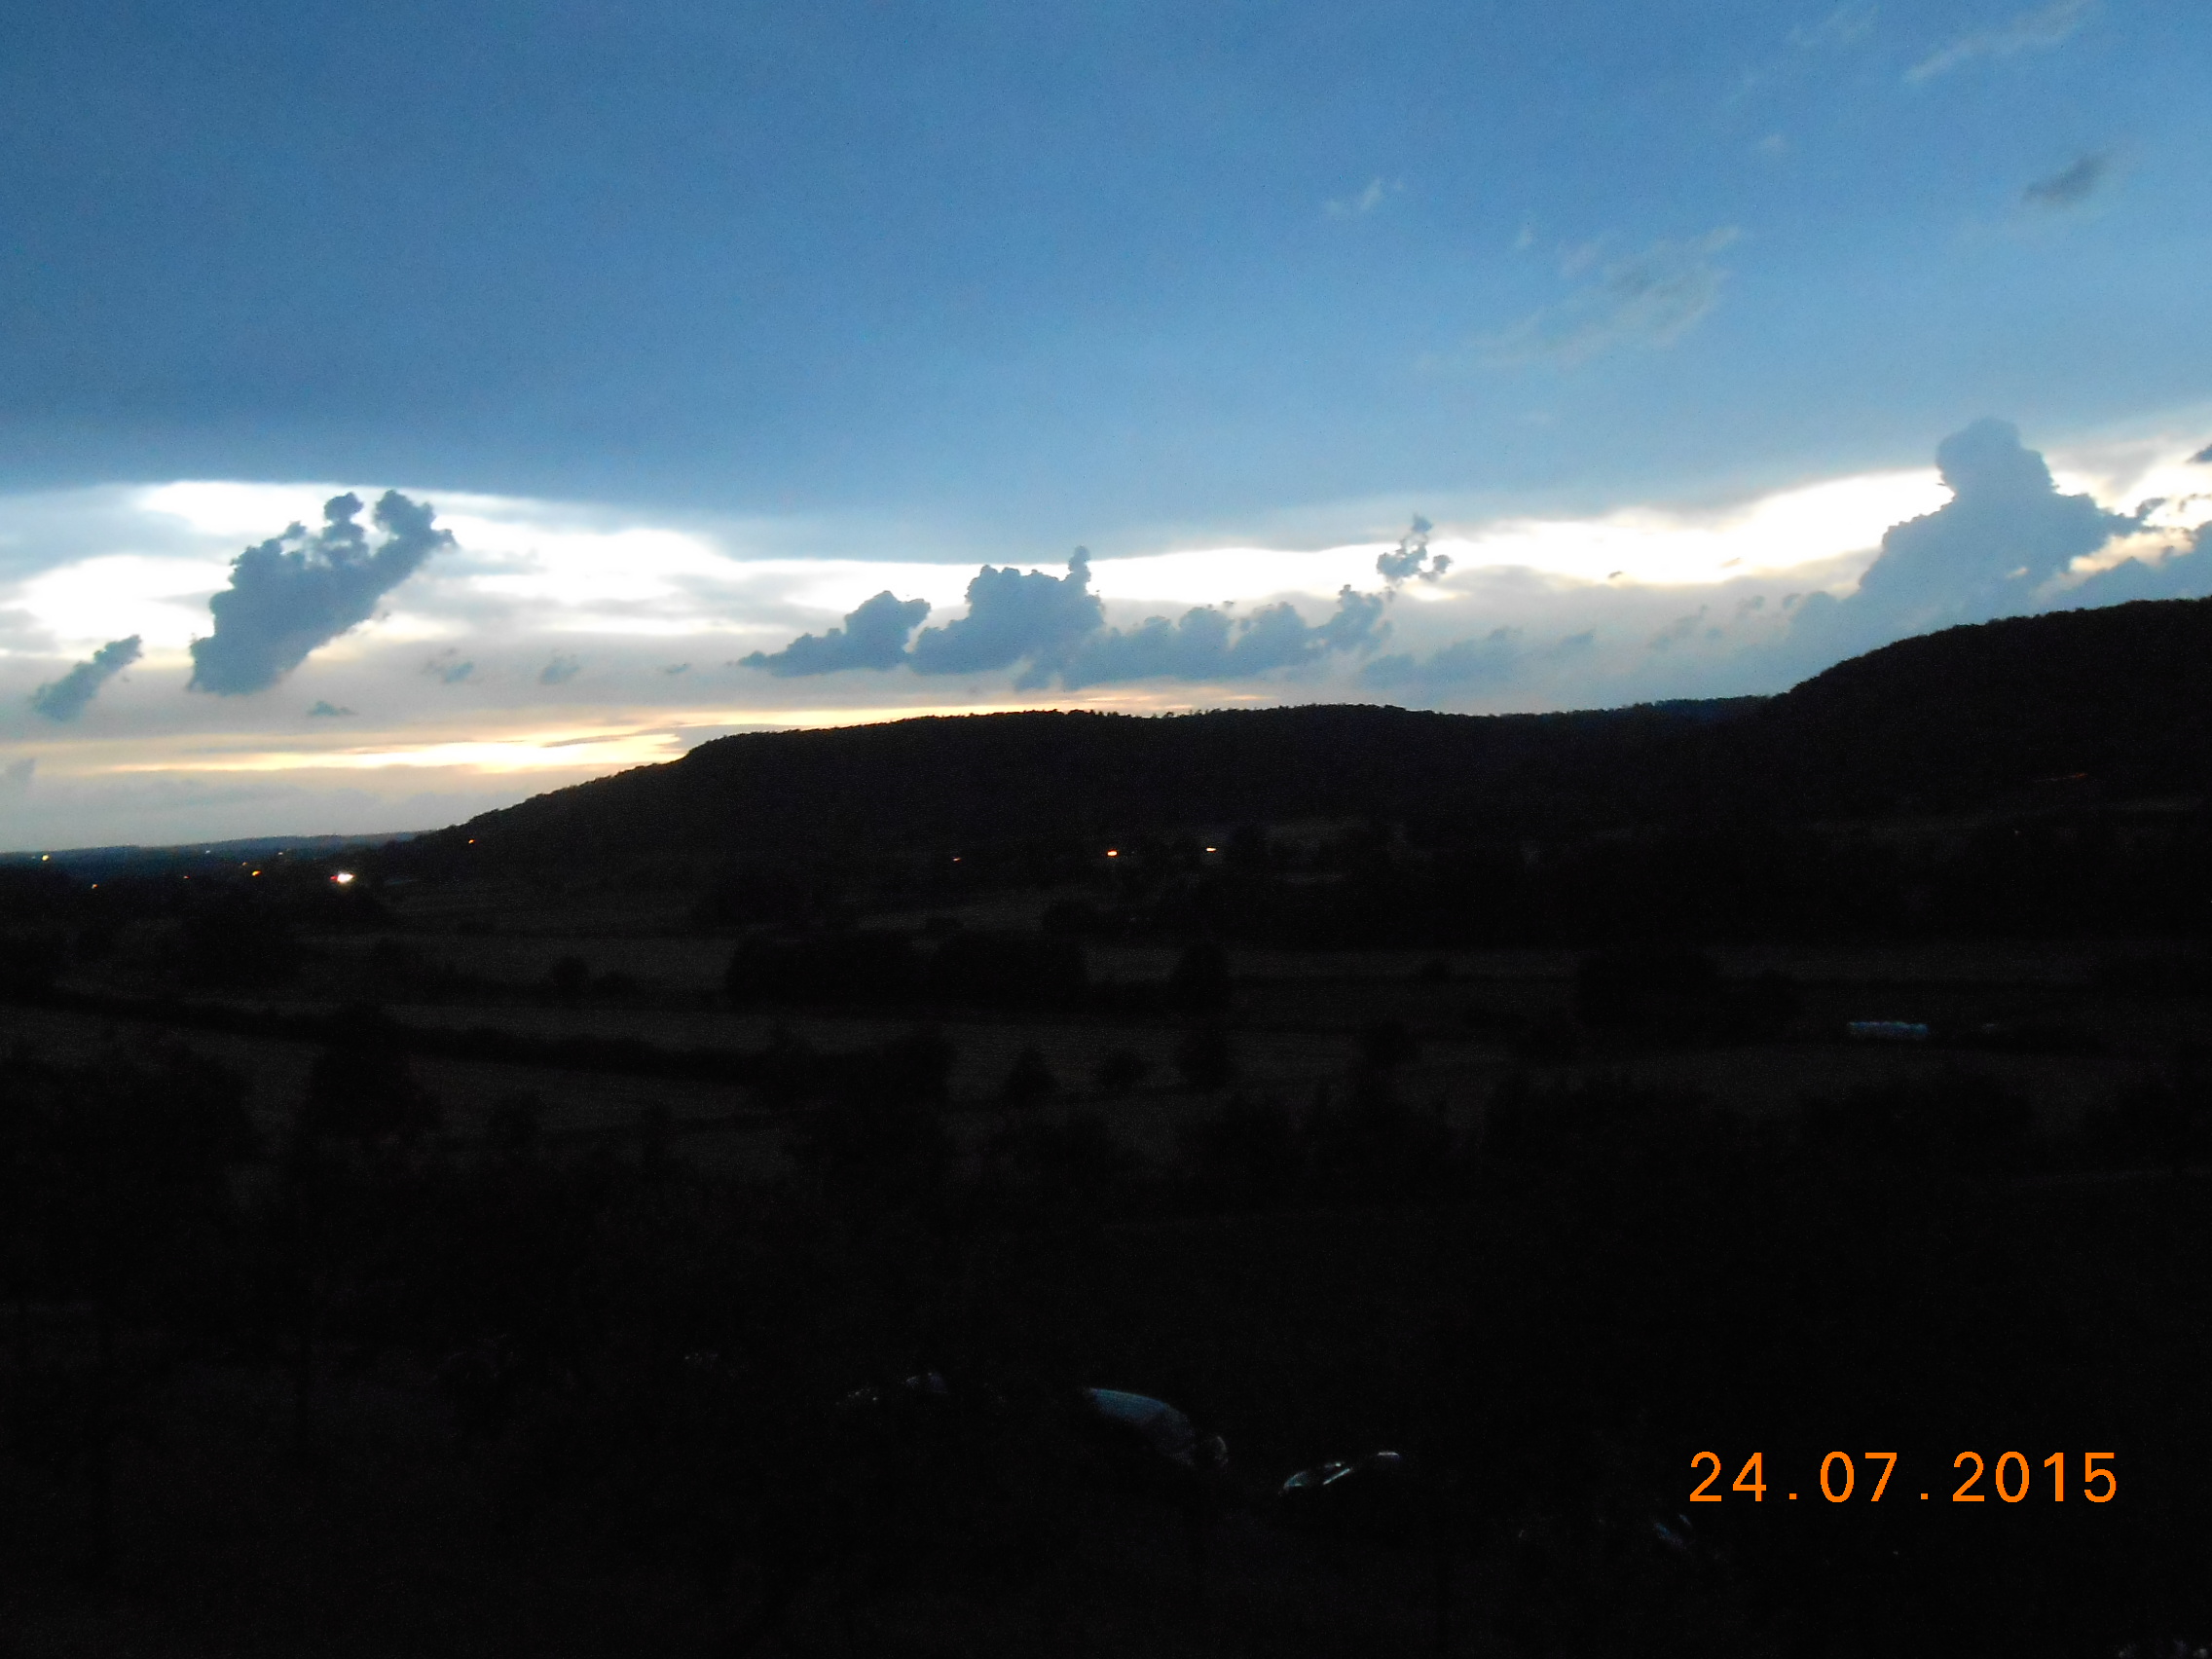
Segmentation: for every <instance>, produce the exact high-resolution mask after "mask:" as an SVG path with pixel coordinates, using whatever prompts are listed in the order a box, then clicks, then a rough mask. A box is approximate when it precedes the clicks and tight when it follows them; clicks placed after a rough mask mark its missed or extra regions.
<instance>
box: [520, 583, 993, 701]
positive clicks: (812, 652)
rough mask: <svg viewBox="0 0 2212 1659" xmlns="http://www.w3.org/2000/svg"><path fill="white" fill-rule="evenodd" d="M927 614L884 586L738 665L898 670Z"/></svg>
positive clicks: (786, 672)
mask: <svg viewBox="0 0 2212 1659" xmlns="http://www.w3.org/2000/svg"><path fill="white" fill-rule="evenodd" d="M990 573H991V570H990V567H989V566H987V565H986V566H985V567H984V568H983V575H989V574H990ZM1007 573H1008V574H1010V575H1011V574H1012V573H1013V572H1012V571H1009V572H1007ZM976 579H977V581H981V580H982V579H983V578H982V576H977V578H976ZM969 597H970V600H971V602H973V600H974V597H975V588H974V586H973V585H972V584H971V586H970V588H969ZM929 613H930V602H929V601H928V600H926V599H901V598H899V597H898V596H897V595H896V594H894V593H893V592H892V591H891V590H890V589H889V588H885V589H884V590H883V591H882V592H881V593H879V594H877V595H876V596H875V597H874V598H873V599H870V600H866V601H864V602H863V603H862V605H861V607H860V608H859V609H857V610H854V611H851V612H850V613H848V614H847V615H846V617H845V625H844V626H843V627H842V628H832V629H830V631H829V632H828V633H826V634H801V635H800V636H799V637H798V638H797V639H795V640H793V642H792V643H791V644H790V645H786V646H785V647H784V648H783V649H782V650H780V651H777V652H775V653H774V654H773V655H771V654H770V653H768V652H766V651H755V652H754V653H753V654H752V655H751V656H744V657H739V658H738V659H737V660H738V666H739V667H741V668H762V669H766V670H767V671H768V672H769V673H770V674H772V675H774V676H776V678H777V679H779V680H789V679H793V678H795V677H797V676H799V675H807V674H834V673H836V672H837V671H838V670H839V669H842V668H897V667H898V666H899V665H900V664H901V663H902V662H903V661H905V660H906V636H907V635H909V634H911V633H912V632H913V631H914V630H915V629H916V628H918V627H920V626H921V623H922V618H923V617H925V616H927V615H928V614H929ZM933 632H934V630H933ZM1010 660H1011V659H1010ZM547 672H551V671H550V670H548V671H547Z"/></svg>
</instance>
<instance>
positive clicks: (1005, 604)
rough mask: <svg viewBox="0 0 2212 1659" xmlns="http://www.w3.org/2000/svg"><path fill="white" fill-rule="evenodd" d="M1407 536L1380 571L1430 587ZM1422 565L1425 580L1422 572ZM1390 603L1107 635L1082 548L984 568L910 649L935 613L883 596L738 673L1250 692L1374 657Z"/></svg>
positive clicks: (1419, 532) (1353, 602) (1198, 616)
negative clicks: (1006, 674)
mask: <svg viewBox="0 0 2212 1659" xmlns="http://www.w3.org/2000/svg"><path fill="white" fill-rule="evenodd" d="M1414 524H1415V527H1416V528H1415V531H1414V532H1413V533H1412V535H1410V536H1409V537H1408V538H1407V539H1406V540H1402V541H1400V543H1399V545H1398V552H1397V553H1396V554H1394V555H1393V554H1384V555H1383V559H1382V560H1381V561H1379V565H1380V566H1383V567H1390V566H1391V564H1392V561H1393V560H1396V561H1398V562H1399V563H1401V564H1403V565H1404V573H1405V574H1416V573H1418V574H1421V575H1423V576H1425V577H1427V578H1428V579H1434V576H1435V575H1441V574H1442V573H1443V571H1444V570H1445V568H1447V567H1448V566H1449V565H1450V563H1451V561H1450V560H1448V559H1444V558H1442V557H1441V556H1439V557H1437V558H1435V559H1430V558H1429V555H1428V552H1427V542H1426V539H1425V537H1426V533H1427V531H1428V528H1429V526H1428V525H1427V523H1426V521H1425V520H1421V519H1416V520H1415V521H1414ZM1424 560H1425V561H1427V562H1428V569H1426V570H1423V569H1422V568H1421V567H1422V564H1423V561H1424ZM1408 561H1410V563H1409V562H1408ZM1387 599H1388V596H1387V595H1385V594H1362V593H1358V592H1356V591H1354V590H1353V589H1352V588H1350V587H1348V586H1347V587H1346V588H1344V589H1343V590H1342V591H1341V592H1340V593H1339V594H1338V595H1337V605H1336V608H1335V610H1334V611H1333V612H1331V614H1330V615H1329V617H1328V619H1327V620H1325V621H1323V622H1321V623H1319V624H1318V625H1313V626H1309V624H1308V623H1307V621H1306V619H1305V618H1304V617H1303V616H1301V615H1300V614H1299V612H1298V608H1297V607H1295V606H1293V605H1291V604H1289V603H1287V602H1283V603H1278V604H1275V605H1268V606H1262V607H1261V608H1259V609H1257V610H1254V611H1253V612H1251V613H1250V614H1249V615H1245V616H1235V615H1233V614H1231V612H1230V610H1229V609H1228V608H1225V607H1220V606H1211V605H1200V606H1195V607H1193V608H1190V609H1188V610H1186V611H1185V612H1184V613H1183V614H1182V616H1180V617H1179V618H1176V619H1175V620H1172V621H1170V620H1169V619H1168V618H1167V617H1164V616H1148V617H1146V618H1145V619H1144V620H1143V621H1142V622H1140V623H1138V624H1137V625H1136V626H1135V627H1133V628H1127V629H1124V628H1110V627H1108V626H1107V625H1106V606H1105V602H1104V601H1102V600H1101V599H1100V598H1099V597H1098V595H1096V594H1095V593H1093V592H1091V591H1090V554H1089V551H1088V549H1087V548H1082V547H1078V548H1077V549H1076V550H1075V555H1074V557H1072V558H1071V559H1069V561H1068V571H1067V574H1066V575H1064V576H1053V575H1049V574H1047V573H1046V572H1045V571H1021V570H1016V569H1015V568H1014V567H1013V566H1011V565H1009V566H1004V567H994V566H991V565H985V566H984V567H983V568H982V569H981V570H980V571H977V573H976V575H975V577H974V579H973V580H971V581H970V582H969V584H968V613H967V614H966V615H965V616H958V617H955V618H953V620H952V621H950V622H948V623H946V624H945V625H944V626H942V627H940V628H925V629H923V630H922V632H921V633H920V634H919V635H917V636H916V637H915V639H914V642H913V645H911V646H910V647H909V646H908V645H906V636H907V635H908V634H909V633H911V632H912V630H913V629H914V628H915V627H916V626H917V625H918V624H919V623H920V621H921V619H922V618H923V617H924V616H926V615H927V614H928V613H929V609H930V607H929V605H928V603H927V602H926V601H924V600H919V599H912V600H901V599H898V598H896V597H895V596H894V595H893V594H892V593H890V592H889V591H888V590H886V591H884V592H882V593H879V594H877V595H876V596H875V597H874V598H873V599H870V600H868V601H867V602H866V604H864V605H862V606H861V607H860V608H858V609H856V610H854V611H852V612H850V613H849V614H848V615H847V616H846V617H845V625H844V627H842V628H831V629H830V630H829V631H828V632H827V633H824V634H820V635H816V634H802V635H800V636H799V637H798V638H797V639H795V640H793V642H792V643H791V644H790V645H786V646H785V647H784V648H783V649H782V650H780V651H776V652H773V653H770V652H766V651H755V652H754V653H753V654H752V655H750V656H747V657H742V658H740V659H739V666H741V667H745V668H756V669H762V670H765V671H766V672H767V673H769V674H771V675H774V676H776V677H778V678H780V679H789V678H793V677H797V676H801V675H817V674H834V673H836V672H838V671H839V670H842V669H848V668H867V669H877V670H883V669H892V668H898V667H900V666H902V665H903V666H905V667H908V668H911V669H912V670H913V671H914V672H915V673H916V674H920V675H956V674H984V673H990V672H993V671H996V670H1000V669H1009V668H1018V670H1019V673H1018V674H1017V675H1016V677H1015V679H1014V687H1015V689H1017V690H1036V689H1038V688H1040V687H1043V686H1047V685H1051V683H1053V682H1054V681H1057V682H1058V683H1059V684H1060V685H1061V686H1062V687H1063V688H1064V689H1067V690H1071V691H1073V690H1080V689H1083V688H1085V687H1087V686H1093V685H1118V684H1125V683H1128V682H1133V681H1140V680H1187V681H1194V682H1217V681H1223V680H1245V679H1250V678H1252V677H1254V676H1257V675H1262V674H1267V673H1270V672H1272V671H1273V670H1276V669H1281V668H1292V667H1297V666H1300V665H1304V664H1310V663H1315V662H1318V661H1320V660H1321V659H1322V658H1324V657H1326V656H1328V655H1330V654H1331V653H1332V652H1338V651H1367V650H1371V649H1373V648H1374V646H1375V645H1377V644H1379V643H1380V642H1381V641H1382V640H1383V638H1384V637H1385V636H1386V635H1387V634H1388V632H1389V624H1388V623H1386V622H1384V621H1383V608H1384V606H1385V605H1386V603H1387Z"/></svg>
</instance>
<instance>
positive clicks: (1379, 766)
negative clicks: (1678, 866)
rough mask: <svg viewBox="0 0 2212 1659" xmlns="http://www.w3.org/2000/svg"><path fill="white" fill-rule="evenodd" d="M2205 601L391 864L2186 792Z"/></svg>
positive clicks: (844, 745) (996, 739)
mask: <svg viewBox="0 0 2212 1659" xmlns="http://www.w3.org/2000/svg"><path fill="white" fill-rule="evenodd" d="M2208 776H2212V600H2175V601H2146V602H2138V603H2134V604H2129V605H2122V606H2116V607H2112V608H2105V609H2095V610H2078V611H2065V612H2057V613H2051V614H2046V615H2041V616H2031V617H2016V618H2009V619H2006V620H2002V621H1996V622H1989V623H1983V624H1979V625H1975V626H1969V627H1960V628H1951V629H1947V630H1945V631H1943V632H1941V633H1937V634H1932V635H1927V636H1923V637H1920V638H1915V639H1910V640H1904V641H1900V642H1899V643H1897V644H1895V645H1887V646H1884V647H1883V648H1881V649H1879V650H1875V651H1871V652H1869V653H1867V654H1866V655H1864V656H1861V657H1856V658H1853V659H1851V660H1849V661H1846V662H1843V663H1839V664H1837V665H1836V666H1835V667H1833V668H1830V669H1828V670H1826V671H1825V673H1822V674H1820V675H1817V676H1815V677H1814V678H1812V679H1810V680H1808V681H1805V682H1802V683H1801V684H1799V685H1797V686H1795V687H1793V688H1792V689H1791V690H1789V691H1788V692H1785V693H1783V694H1781V695H1779V696H1774V697H1767V698H1751V697H1747V698H1735V699H1727V700H1723V701H1717V702H1683V703H1662V704H1645V705H1639V706H1637V707H1634V708H1627V709H1616V710H1604V711H1590V712H1579V713H1567V714H1548V715H1504V716H1471V715H1450V714H1437V713H1428V712H1419V711H1411V710H1406V709H1400V708H1394V707H1378V706H1368V705H1313V706H1307V707H1295V708H1275V709H1264V710H1235V711H1222V712H1215V713H1206V714H1197V715H1186V716H1174V717H1164V718H1159V717H1138V716H1127V715H1114V714H1097V713H1088V712H1069V713H1051V712H1047V713H1020V714H1004V715H977V716H967V717H956V718H928V719H911V720H902V721H896V722H892V723H888V724H881V725H868V726H850V727H839V728H831V729H827V730H810V731H792V732H772V733H754V734H746V735H741V736H734V737H726V738H721V739H719V740H716V741H714V742H710V743H706V744H702V745H701V746H700V747H699V748H697V749H695V750H693V751H692V752H691V753H690V754H688V755H686V756H683V757H682V759H680V760H676V761H671V762H669V763H667V764H664V765H658V766H646V767H640V768H638V769H636V770H633V771H628V772H623V773H619V774H616V775H615V776H612V777H608V778H604V779H600V780H598V781H595V782H593V783H589V784H583V785H580V786H577V787H575V788H571V789H566V790H560V791H556V792H553V793H548V794H544V795H539V796H536V797H535V798H533V799H531V800H527V801H524V802H522V803H521V804H519V805H516V806H513V807H509V808H506V809H504V810H502V811H498V812H491V813H485V814H483V815H481V816H479V817H476V818H473V819H471V820H469V821H468V822H467V823H466V824H463V825H461V826H458V827H456V828H454V829H451V830H441V831H438V832H437V833H435V834H431V835H426V836H424V837H422V838H421V839H419V840H418V841H416V842H414V843H412V844H411V846H410V848H409V849H408V852H409V861H410V862H416V861H422V862H424V863H426V864H430V865H435V866H450V865H452V864H454V863H456V862H457V861H459V862H464V863H465V864H466V865H467V866H469V867H471V868H473V869H476V870H480V871H483V872H485V873H496V872H502V871H514V872H517V873H520V872H523V871H530V870H540V871H541V870H546V869H549V868H552V867H554V866H561V867H566V868H569V869H578V868H590V869H594V870H596V871H600V872H609V871H614V870H619V869H626V868H627V869H637V868H642V867H643V868H649V867H652V866H656V865H660V866H691V867H694V868H696V866H697V864H698V861H701V860H705V861H710V862H713V861H721V860H727V859H730V858H735V857H745V858H778V857H791V856H797V855H804V856H805V857H808V858H811V859H822V858H834V857H848V856H884V855H888V856H895V857H897V856H908V855H912V854H919V853H925V852H957V851H959V850H960V849H961V848H963V847H968V846H974V847H984V846H989V845H994V844H996V845H1007V844H1014V843H1027V844H1038V843H1045V842H1054V843H1064V842H1067V841H1070V840H1074V839H1095V838H1101V837H1128V838H1135V837H1140V836H1144V835H1148V834H1159V833H1166V832H1172V831H1175V830H1186V829H1194V828H1221V827H1228V826H1235V825H1241V824H1264V823H1276V824H1279V823H1285V822H1292V821H1298V820H1315V819H1324V820H1326V819H1352V818H1358V819H1366V820H1370V821H1375V822H1380V823H1390V824H1396V825H1401V826H1403V827H1404V828H1405V830H1406V831H1407V833H1408V835H1409V836H1410V837H1411V838H1413V839H1416V840H1417V841H1418V840H1420V839H1423V838H1425V837H1428V836H1435V835H1442V836H1446V837H1452V838H1464V837H1469V836H1473V837H1486V838H1487V837H1510V836H1515V835H1528V834H1561V833H1576V832H1587V831H1594V830H1607V829H1614V828H1625V827H1632V826H1633V827H1637V828H1641V829H1650V828H1655V827H1661V828H1664V827H1674V828H1696V827H1699V826H1706V825H1713V824H1729V823H1743V822H1769V823H1782V822H1796V821H1804V820H1809V819H1820V818H1836V817H1847V818H1848V817H1864V816H1885V815H1891V814H1896V813H1899V812H1913V813H1924V812H1960V811H1975V810H2008V811H2009V810H2018V809H2020V808H2022V807H2033V806H2036V805H2039V804H2046V803H2052V802H2057V801H2061V800H2077V799H2080V798H2083V796H2084V795H2093V796H2094V797H2095V798H2098V799H2102V800H2106V801H2112V800H2120V799H2142V798H2152V797H2162V798H2173V797H2177V796H2178V797H2190V798H2193V799H2194V798H2196V797H2199V796H2201V795H2202V793H2203V792H2204V789H2205V783H2206V779H2207V777H2208Z"/></svg>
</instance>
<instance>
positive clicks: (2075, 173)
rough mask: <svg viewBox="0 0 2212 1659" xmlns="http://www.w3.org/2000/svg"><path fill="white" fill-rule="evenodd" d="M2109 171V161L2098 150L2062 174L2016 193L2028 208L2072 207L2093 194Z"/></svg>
mask: <svg viewBox="0 0 2212 1659" xmlns="http://www.w3.org/2000/svg"><path fill="white" fill-rule="evenodd" d="M2111 169H2112V158H2111V157H2109V156H2107V155H2106V154H2104V152H2102V151H2098V152H2096V153H2094V154H2092V155H2087V156H2083V158H2082V159H2081V160H2080V161H2078V162H2076V163H2075V164H2074V165H2073V166H2070V167H2067V168H2065V169H2064V170H2063V171H2060V172H2055V173H2052V174H2051V175H2050V177H2048V178H2045V179H2038V180H2037V181H2036V182H2035V183H2034V184H2031V185H2029V186H2028V187H2027V188H2026V189H2025V190H2023V191H2021V192H2020V200H2021V201H2022V202H2024V203H2027V204H2028V205H2029V206H2030V207H2051V208H2057V207H2072V206H2076V205H2078V204H2079V203H2083V202H2086V201H2088V200H2089V198H2090V197H2092V196H2094V195H2095V194H2096V193H2097V187H2098V186H2099V185H2101V184H2103V183H2104V181H2105V174H2106V173H2107V172H2109V171H2110V170H2111Z"/></svg>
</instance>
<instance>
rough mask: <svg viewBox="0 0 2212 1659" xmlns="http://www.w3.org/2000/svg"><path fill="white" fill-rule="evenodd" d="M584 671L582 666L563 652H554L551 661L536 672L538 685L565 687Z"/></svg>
mask: <svg viewBox="0 0 2212 1659" xmlns="http://www.w3.org/2000/svg"><path fill="white" fill-rule="evenodd" d="M583 671H584V665H583V664H582V663H580V662H578V661H577V660H576V659H575V658H574V657H572V656H570V655H569V654H568V653H567V652H565V651H556V652H555V653H554V655H553V660H552V661H551V662H549V663H547V664H546V665H545V666H544V667H543V668H541V669H539V670H538V671H537V683H538V684H540V685H566V684H567V683H568V682H570V681H571V680H573V679H575V677H576V676H577V675H579V674H581V673H583Z"/></svg>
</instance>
